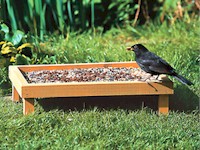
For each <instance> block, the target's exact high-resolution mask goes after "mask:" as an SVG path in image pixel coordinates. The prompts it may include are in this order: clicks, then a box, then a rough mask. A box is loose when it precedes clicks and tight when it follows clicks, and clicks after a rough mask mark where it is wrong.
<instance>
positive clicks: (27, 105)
mask: <svg viewBox="0 0 200 150" xmlns="http://www.w3.org/2000/svg"><path fill="white" fill-rule="evenodd" d="M33 112H34V99H33V98H26V99H25V98H23V114H24V115H28V114H30V113H33Z"/></svg>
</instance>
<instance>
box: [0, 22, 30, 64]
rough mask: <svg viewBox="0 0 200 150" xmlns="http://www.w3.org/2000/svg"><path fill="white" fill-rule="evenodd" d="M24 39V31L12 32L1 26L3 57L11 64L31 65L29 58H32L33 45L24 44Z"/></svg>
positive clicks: (0, 46) (0, 36) (0, 47)
mask: <svg viewBox="0 0 200 150" xmlns="http://www.w3.org/2000/svg"><path fill="white" fill-rule="evenodd" d="M23 37H24V33H23V32H22V31H19V30H16V31H13V32H10V31H9V28H8V26H6V25H5V24H0V49H1V56H3V57H5V58H9V59H10V63H15V64H29V61H28V59H30V58H28V57H32V51H31V49H32V45H31V44H30V43H23ZM1 58H2V57H1Z"/></svg>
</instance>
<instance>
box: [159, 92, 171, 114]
mask: <svg viewBox="0 0 200 150" xmlns="http://www.w3.org/2000/svg"><path fill="white" fill-rule="evenodd" d="M158 112H159V114H168V112H169V95H159V97H158Z"/></svg>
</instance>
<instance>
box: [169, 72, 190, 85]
mask: <svg viewBox="0 0 200 150" xmlns="http://www.w3.org/2000/svg"><path fill="white" fill-rule="evenodd" d="M173 77H174V78H176V79H177V80H179V81H180V82H181V83H183V84H187V85H193V83H192V82H191V81H189V80H188V79H186V78H184V77H183V76H181V75H179V74H177V73H175V74H174V75H173Z"/></svg>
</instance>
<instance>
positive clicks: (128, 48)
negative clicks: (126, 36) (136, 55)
mask: <svg viewBox="0 0 200 150" xmlns="http://www.w3.org/2000/svg"><path fill="white" fill-rule="evenodd" d="M126 49H127V50H128V51H133V50H134V49H133V48H132V47H127V48H126Z"/></svg>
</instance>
